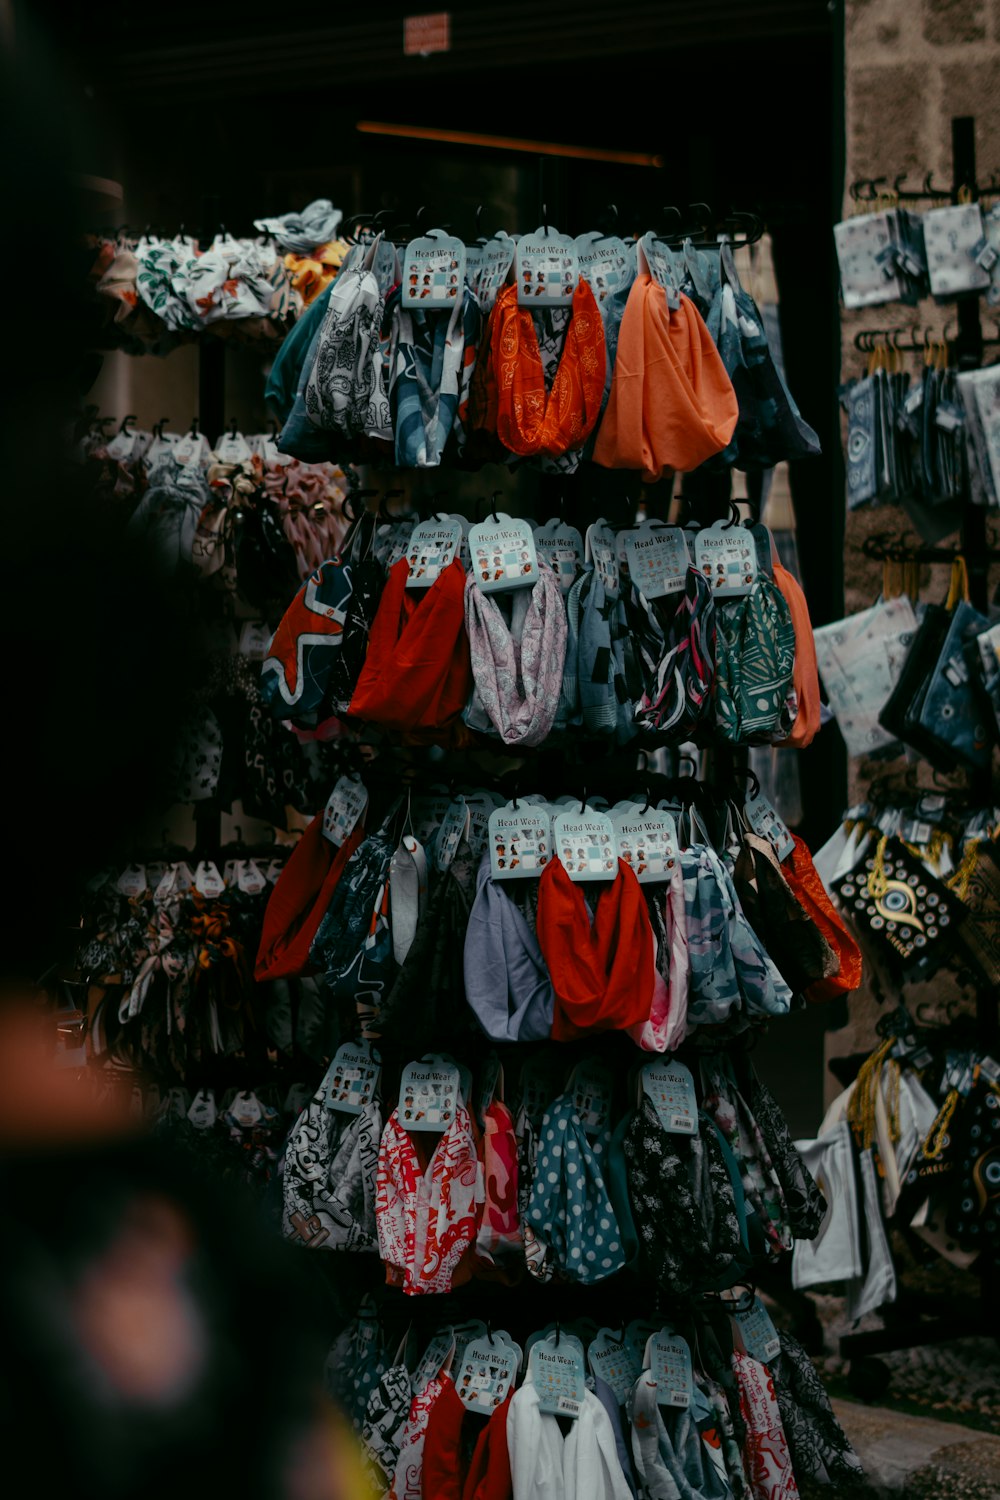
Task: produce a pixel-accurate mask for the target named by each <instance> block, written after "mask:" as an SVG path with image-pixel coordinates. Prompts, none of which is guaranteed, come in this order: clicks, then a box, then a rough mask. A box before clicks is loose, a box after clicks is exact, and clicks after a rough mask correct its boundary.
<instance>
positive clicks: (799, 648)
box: [774, 562, 820, 750]
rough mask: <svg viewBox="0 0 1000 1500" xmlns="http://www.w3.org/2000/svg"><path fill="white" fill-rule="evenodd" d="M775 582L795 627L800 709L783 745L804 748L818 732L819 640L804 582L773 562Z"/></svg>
mask: <svg viewBox="0 0 1000 1500" xmlns="http://www.w3.org/2000/svg"><path fill="white" fill-rule="evenodd" d="M774 583H775V587H776V588H777V589H778V590H779V591H780V593H781V595H782V597H783V599H784V601H785V603H786V604H787V605H788V609H789V612H790V614H791V616H792V624H793V626H794V627H795V671H794V676H793V682H794V685H795V696H796V697H797V699H798V702H799V711H798V714H797V715H796V718H795V723H794V724H793V725H792V732H791V734H790V735H789V736H788V738H787V739H786V740H782V741H781V743H782V744H783V745H789V746H791V748H792V749H794V750H804V749H805V747H806V746H807V745H811V744H812V742H813V740H814V739H815V738H816V735H817V734H818V733H819V727H820V712H819V668H818V667H817V665H816V642H815V641H814V640H813V628H812V621H811V620H810V618H809V606H808V604H807V603H806V596H805V594H804V593H803V592H802V585H801V584H800V583H799V581H798V579H797V578H796V577H795V576H794V574H792V573H789V571H788V569H787V568H783V567H782V566H781V564H780V562H775V563H774Z"/></svg>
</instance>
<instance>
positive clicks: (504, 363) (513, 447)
mask: <svg viewBox="0 0 1000 1500" xmlns="http://www.w3.org/2000/svg"><path fill="white" fill-rule="evenodd" d="M605 361H606V351H605V347H604V325H603V323H602V322H601V315H600V313H599V312H598V310H597V303H596V302H595V301H594V294H593V292H592V291H591V290H590V287H589V286H588V284H587V282H586V281H585V280H584V279H583V277H582V276H581V277H580V280H579V281H578V282H577V287H576V291H575V292H574V293H573V315H572V318H571V319H570V323H569V326H568V327H567V329H566V342H565V344H564V345H563V352H562V358H561V359H560V361H559V368H558V370H557V371H556V377H555V380H554V381H553V382H552V389H551V391H548V392H546V389H545V371H544V367H543V365H542V356H541V354H540V353H539V349H538V338H537V336H536V334H535V325H534V323H533V322H532V321H531V312H530V310H529V309H528V308H526V307H518V305H517V287H516V286H505V287H504V288H503V290H502V291H501V292H500V295H499V296H498V297H497V300H496V306H495V308H494V310H493V317H492V319H491V329H490V368H489V370H488V372H487V380H488V381H489V382H490V384H491V386H492V389H491V390H490V391H489V395H488V400H487V403H486V409H487V411H488V412H492V409H493V405H494V400H495V410H496V431H497V436H498V437H499V439H500V441H501V442H502V443H503V444H504V445H505V446H506V447H507V448H508V449H509V450H510V451H511V453H519V454H521V455H522V456H528V455H530V454H533V453H545V454H548V455H549V456H550V457H551V458H558V457H559V455H560V454H561V453H568V452H569V450H570V449H571V448H579V447H580V446H581V444H582V443H583V441H584V439H585V438H587V437H588V436H589V434H590V433H591V431H592V430H593V427H594V423H595V422H596V421H597V417H598V414H599V412H600V410H601V399H602V397H603V395H604V372H605ZM494 391H495V396H494Z"/></svg>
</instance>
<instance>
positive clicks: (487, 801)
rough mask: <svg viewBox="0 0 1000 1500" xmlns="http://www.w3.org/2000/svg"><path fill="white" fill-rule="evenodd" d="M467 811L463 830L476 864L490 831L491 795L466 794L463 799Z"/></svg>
mask: <svg viewBox="0 0 1000 1500" xmlns="http://www.w3.org/2000/svg"><path fill="white" fill-rule="evenodd" d="M465 803H466V807H467V808H468V813H469V822H468V827H467V828H466V831H465V838H466V842H467V843H468V845H469V853H470V854H471V855H472V859H473V861H474V863H475V864H476V865H478V863H479V858H480V855H481V854H482V852H483V850H484V849H485V848H486V840H487V838H488V837H489V831H490V813H491V812H493V810H494V807H493V799H492V797H481V796H479V795H475V796H467V797H466V799H465Z"/></svg>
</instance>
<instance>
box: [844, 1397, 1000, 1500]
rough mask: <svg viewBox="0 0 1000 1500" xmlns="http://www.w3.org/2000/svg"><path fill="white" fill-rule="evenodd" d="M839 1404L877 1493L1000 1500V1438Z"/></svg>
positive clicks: (907, 1499)
mask: <svg viewBox="0 0 1000 1500" xmlns="http://www.w3.org/2000/svg"><path fill="white" fill-rule="evenodd" d="M833 1405H834V1410H835V1411H836V1413H837V1416H838V1418H839V1419H840V1422H841V1424H842V1426H843V1428H844V1431H845V1432H846V1433H847V1435H848V1437H849V1438H850V1440H851V1442H852V1443H853V1444H854V1447H855V1449H856V1450H857V1454H858V1457H859V1458H860V1459H861V1462H862V1463H863V1464H864V1466H865V1472H866V1473H867V1476H868V1479H869V1481H870V1482H871V1485H872V1487H873V1488H874V1490H875V1492H876V1494H878V1495H880V1496H882V1495H884V1496H903V1497H904V1500H1000V1437H994V1436H991V1435H990V1434H988V1433H981V1432H971V1431H970V1430H969V1428H967V1427H960V1426H959V1425H958V1424H957V1423H954V1422H936V1421H933V1420H932V1419H930V1418H927V1417H922V1416H921V1417H918V1416H909V1415H907V1414H906V1413H905V1412H899V1411H888V1410H886V1409H885V1408H884V1407H878V1406H862V1405H860V1404H859V1403H857V1402H854V1401H838V1400H835V1401H834V1403H833Z"/></svg>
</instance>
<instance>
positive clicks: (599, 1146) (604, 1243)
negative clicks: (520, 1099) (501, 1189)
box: [527, 1094, 625, 1284]
mask: <svg viewBox="0 0 1000 1500" xmlns="http://www.w3.org/2000/svg"><path fill="white" fill-rule="evenodd" d="M606 1145H607V1134H606V1133H605V1134H604V1135H603V1136H601V1137H598V1139H597V1140H594V1141H590V1140H588V1139H587V1136H586V1135H585V1133H584V1129H583V1125H582V1124H581V1121H580V1116H579V1114H578V1113H577V1111H576V1108H575V1106H574V1104H573V1100H572V1098H571V1097H570V1096H569V1095H567V1094H564V1095H562V1096H561V1097H560V1098H558V1099H556V1100H555V1101H554V1102H553V1103H552V1104H551V1105H550V1106H549V1108H548V1109H547V1110H546V1111H545V1115H544V1118H543V1120H542V1128H541V1131H540V1133H539V1140H538V1157H537V1161H536V1164H535V1174H534V1180H533V1182H532V1186H531V1195H530V1197H529V1200H528V1213H527V1218H528V1223H529V1225H530V1227H531V1229H532V1231H533V1233H534V1235H535V1239H536V1240H537V1241H539V1242H541V1243H542V1244H543V1245H544V1246H545V1251H546V1254H545V1260H546V1261H547V1262H551V1263H552V1264H553V1265H554V1268H555V1269H556V1270H557V1271H558V1272H559V1274H560V1275H562V1276H563V1277H564V1278H565V1279H566V1280H567V1281H578V1282H582V1283H584V1284H589V1283H591V1282H595V1281H603V1280H604V1278H605V1277H607V1276H611V1275H613V1274H614V1272H615V1271H620V1270H621V1269H622V1267H623V1266H624V1264H625V1255H624V1252H623V1250H622V1244H621V1235H620V1233H619V1230H618V1222H617V1220H616V1218H615V1211H614V1209H613V1208H612V1207H611V1199H610V1198H609V1196H608V1190H607V1188H606V1187H605V1184H604V1179H603V1177H602V1176H601V1166H600V1162H601V1160H602V1158H603V1156H604V1152H605V1148H606Z"/></svg>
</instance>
